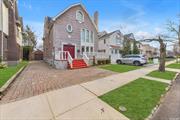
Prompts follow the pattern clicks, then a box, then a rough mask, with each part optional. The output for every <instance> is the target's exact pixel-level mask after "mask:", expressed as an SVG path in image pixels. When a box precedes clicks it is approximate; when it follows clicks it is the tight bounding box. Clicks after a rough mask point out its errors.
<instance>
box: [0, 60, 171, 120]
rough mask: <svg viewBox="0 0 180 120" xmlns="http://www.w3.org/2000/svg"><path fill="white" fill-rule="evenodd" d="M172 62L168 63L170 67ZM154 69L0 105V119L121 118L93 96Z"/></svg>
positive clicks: (122, 118)
mask: <svg viewBox="0 0 180 120" xmlns="http://www.w3.org/2000/svg"><path fill="white" fill-rule="evenodd" d="M170 63H172V62H168V64H170ZM157 68H158V66H157V65H155V66H149V67H145V68H142V69H139V70H134V71H130V72H127V73H120V74H117V75H112V76H109V77H106V78H103V79H98V80H95V81H91V82H87V83H83V84H80V85H75V86H71V87H67V88H63V89H59V90H56V91H51V92H47V93H44V94H41V95H38V96H35V97H31V98H28V99H24V100H21V101H17V102H13V103H8V104H2V105H0V113H1V114H0V119H2V120H4V119H11V120H15V119H16V120H17V119H29V120H32V119H43V120H46V119H48V120H50V119H87V118H88V119H116V120H127V119H128V118H126V117H125V116H124V115H122V114H121V113H120V112H118V111H116V110H115V109H113V108H112V107H110V106H109V105H108V104H106V103H104V102H103V101H101V100H100V99H98V97H97V96H100V95H102V94H104V93H106V92H109V91H111V90H113V89H115V88H117V87H120V86H123V85H125V84H127V83H129V82H131V81H133V80H135V79H137V78H139V77H142V76H144V75H146V74H147V73H149V72H151V71H153V70H156V69H157Z"/></svg>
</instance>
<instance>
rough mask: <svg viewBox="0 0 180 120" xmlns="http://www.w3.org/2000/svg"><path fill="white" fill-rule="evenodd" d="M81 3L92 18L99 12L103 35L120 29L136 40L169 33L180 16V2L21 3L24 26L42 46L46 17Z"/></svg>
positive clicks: (20, 0) (89, 0)
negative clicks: (30, 28) (168, 30)
mask: <svg viewBox="0 0 180 120" xmlns="http://www.w3.org/2000/svg"><path fill="white" fill-rule="evenodd" d="M80 1H82V3H83V4H84V6H85V7H86V9H87V11H88V12H89V14H90V15H91V16H92V15H93V13H94V12H95V11H98V12H99V30H100V31H103V30H106V31H108V32H111V31H114V30H117V29H120V30H121V32H122V33H124V34H127V33H131V32H132V33H134V35H135V37H136V39H140V38H142V37H151V36H154V35H157V34H158V33H163V32H165V31H166V25H165V24H166V23H167V20H172V21H175V22H177V21H178V19H177V15H178V14H179V13H180V0H18V7H19V13H20V16H22V17H23V19H24V24H25V25H26V24H28V25H30V26H31V27H32V29H33V30H34V31H35V32H36V34H37V36H38V45H40V44H42V35H43V24H44V18H45V16H50V17H54V16H56V15H57V14H58V13H59V12H61V11H62V10H64V9H65V8H67V7H68V6H69V5H71V4H74V3H78V2H80ZM152 45H154V46H156V44H155V43H153V44H152Z"/></svg>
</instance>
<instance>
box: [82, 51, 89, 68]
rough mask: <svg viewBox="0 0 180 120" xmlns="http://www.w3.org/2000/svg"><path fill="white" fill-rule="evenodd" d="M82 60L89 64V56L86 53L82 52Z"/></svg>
mask: <svg viewBox="0 0 180 120" xmlns="http://www.w3.org/2000/svg"><path fill="white" fill-rule="evenodd" d="M82 58H83V60H84V61H85V63H86V65H87V66H89V57H88V56H87V55H86V53H83V57H82Z"/></svg>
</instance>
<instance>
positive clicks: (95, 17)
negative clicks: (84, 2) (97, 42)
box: [94, 11, 99, 29]
mask: <svg viewBox="0 0 180 120" xmlns="http://www.w3.org/2000/svg"><path fill="white" fill-rule="evenodd" d="M98 19H99V13H98V11H96V12H95V13H94V23H95V25H96V27H97V29H98V22H99V20H98Z"/></svg>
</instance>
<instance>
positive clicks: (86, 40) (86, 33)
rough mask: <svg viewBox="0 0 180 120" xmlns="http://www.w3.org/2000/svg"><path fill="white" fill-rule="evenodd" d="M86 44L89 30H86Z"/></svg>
mask: <svg viewBox="0 0 180 120" xmlns="http://www.w3.org/2000/svg"><path fill="white" fill-rule="evenodd" d="M86 42H87V43H89V30H86Z"/></svg>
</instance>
